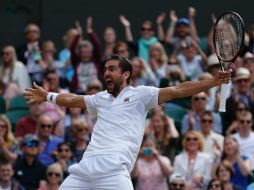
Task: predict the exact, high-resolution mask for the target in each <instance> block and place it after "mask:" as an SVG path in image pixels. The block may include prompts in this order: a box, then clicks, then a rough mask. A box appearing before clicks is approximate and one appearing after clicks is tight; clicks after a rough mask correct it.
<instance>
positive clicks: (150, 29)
mask: <svg viewBox="0 0 254 190" xmlns="http://www.w3.org/2000/svg"><path fill="white" fill-rule="evenodd" d="M141 31H153V29H152V28H145V27H142V28H141Z"/></svg>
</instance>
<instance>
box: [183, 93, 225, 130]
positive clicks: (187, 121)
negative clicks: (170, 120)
mask: <svg viewBox="0 0 254 190" xmlns="http://www.w3.org/2000/svg"><path fill="white" fill-rule="evenodd" d="M207 98H208V97H207V94H206V93H205V92H201V93H199V94H196V95H194V96H192V98H191V111H190V112H189V113H187V114H186V115H185V116H184V117H183V120H182V129H181V132H182V134H185V133H186V132H187V131H191V130H195V131H200V130H201V127H200V116H201V114H202V113H204V112H205V110H206V105H207ZM212 115H213V122H214V131H215V132H217V133H220V134H221V133H222V125H221V117H220V115H219V114H218V113H214V112H212Z"/></svg>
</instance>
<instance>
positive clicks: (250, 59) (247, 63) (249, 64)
mask: <svg viewBox="0 0 254 190" xmlns="http://www.w3.org/2000/svg"><path fill="white" fill-rule="evenodd" d="M253 53H254V52H253ZM253 53H250V52H246V53H245V55H244V58H243V67H245V68H247V69H248V70H249V71H250V75H251V77H250V81H251V83H253V82H254V66H253V64H254V55H253Z"/></svg>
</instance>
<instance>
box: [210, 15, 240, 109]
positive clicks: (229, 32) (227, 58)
mask: <svg viewBox="0 0 254 190" xmlns="http://www.w3.org/2000/svg"><path fill="white" fill-rule="evenodd" d="M244 35H245V32H244V23H243V20H242V18H241V17H240V15H238V14H237V13H235V12H232V11H229V12H225V13H223V14H222V15H220V16H219V17H218V18H217V20H216V22H215V25H214V33H213V46H214V50H215V53H216V55H217V57H218V60H219V62H220V66H221V70H222V71H225V70H228V69H230V67H231V64H233V63H234V62H235V60H236V58H237V56H238V55H239V52H240V51H241V49H242V47H243V44H244ZM227 89H228V84H222V85H221V99H220V107H219V111H220V112H225V111H226V99H227Z"/></svg>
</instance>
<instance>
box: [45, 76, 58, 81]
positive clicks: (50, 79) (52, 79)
mask: <svg viewBox="0 0 254 190" xmlns="http://www.w3.org/2000/svg"><path fill="white" fill-rule="evenodd" d="M56 80H57V78H50V77H48V78H47V81H49V82H51V81H56Z"/></svg>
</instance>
